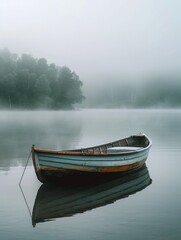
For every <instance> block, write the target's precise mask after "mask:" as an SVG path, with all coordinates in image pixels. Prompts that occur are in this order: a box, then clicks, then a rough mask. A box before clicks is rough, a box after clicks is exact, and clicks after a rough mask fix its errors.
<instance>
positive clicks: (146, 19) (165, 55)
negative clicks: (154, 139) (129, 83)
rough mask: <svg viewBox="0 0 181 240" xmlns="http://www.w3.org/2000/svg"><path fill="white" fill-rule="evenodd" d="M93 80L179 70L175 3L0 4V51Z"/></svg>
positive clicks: (62, 0)
mask: <svg viewBox="0 0 181 240" xmlns="http://www.w3.org/2000/svg"><path fill="white" fill-rule="evenodd" d="M5 47H6V48H8V49H9V50H10V51H11V52H13V53H18V54H22V53H29V54H31V55H32V56H34V57H37V58H40V57H44V58H46V59H47V60H48V62H49V63H50V62H54V63H55V64H56V65H60V66H62V65H67V66H68V67H69V68H70V69H71V70H72V71H75V72H76V73H77V74H78V75H79V76H80V79H81V80H82V81H86V79H89V76H92V75H97V76H99V75H118V76H119V75H122V74H124V75H125V74H128V75H130V74H131V75H135V76H136V75H139V74H144V73H148V72H152V73H154V72H167V71H171V72H176V71H180V69H181V1H180V0H0V48H1V49H2V48H5Z"/></svg>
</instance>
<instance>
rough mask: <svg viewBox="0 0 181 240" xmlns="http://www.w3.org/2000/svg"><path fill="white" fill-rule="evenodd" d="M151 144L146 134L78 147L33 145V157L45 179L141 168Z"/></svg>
mask: <svg viewBox="0 0 181 240" xmlns="http://www.w3.org/2000/svg"><path fill="white" fill-rule="evenodd" d="M150 147H151V140H150V139H149V138H148V137H147V136H146V135H145V134H138V135H133V136H130V137H127V138H124V139H121V140H118V141H114V142H110V143H107V144H103V145H99V146H95V147H89V148H82V149H76V150H62V151H57V150H44V149H38V148H37V147H35V146H34V145H33V146H32V160H33V165H34V168H35V172H36V175H37V178H38V179H39V180H40V181H41V182H45V181H46V180H48V179H51V177H52V176H59V177H61V176H62V175H64V174H76V173H86V174H87V173H113V172H114V173H115V172H125V171H126V172H127V171H130V170H133V169H136V168H140V167H141V166H143V164H144V163H145V161H146V159H147V157H148V153H149V149H150Z"/></svg>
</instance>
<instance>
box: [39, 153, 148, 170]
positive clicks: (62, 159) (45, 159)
mask: <svg viewBox="0 0 181 240" xmlns="http://www.w3.org/2000/svg"><path fill="white" fill-rule="evenodd" d="M147 156H148V150H146V151H142V152H138V153H134V154H129V155H124V156H104V157H102V156H101V157H97V156H73V155H58V154H42V153H36V159H37V165H40V166H49V167H60V168H64V167H67V166H70V168H71V166H88V167H89V166H90V167H104V166H106V167H108V166H124V165H128V164H133V163H136V162H139V161H142V160H144V159H146V158H147Z"/></svg>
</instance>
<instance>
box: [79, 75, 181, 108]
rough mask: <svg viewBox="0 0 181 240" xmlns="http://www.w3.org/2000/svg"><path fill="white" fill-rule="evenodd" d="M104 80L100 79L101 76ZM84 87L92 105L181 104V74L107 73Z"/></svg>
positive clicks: (117, 106)
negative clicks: (139, 75)
mask: <svg viewBox="0 0 181 240" xmlns="http://www.w3.org/2000/svg"><path fill="white" fill-rule="evenodd" d="M99 80H100V79H99ZM96 86H97V87H96V88H95V83H94V82H90V83H89V86H85V87H84V94H85V96H86V100H85V101H84V103H83V104H82V105H83V106H84V107H87V108H89V107H91V108H181V75H180V74H179V73H177V74H171V73H170V74H166V73H159V74H149V75H145V76H143V79H137V80H135V79H129V78H125V77H122V78H121V77H115V78H114V77H113V76H111V77H107V78H106V79H105V81H103V80H101V84H100V83H99V84H98V83H97V84H96Z"/></svg>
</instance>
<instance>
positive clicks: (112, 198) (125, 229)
mask: <svg viewBox="0 0 181 240" xmlns="http://www.w3.org/2000/svg"><path fill="white" fill-rule="evenodd" d="M139 132H144V133H146V134H147V135H148V136H149V137H150V138H151V139H152V141H153V146H152V148H151V151H150V155H149V158H148V160H147V163H146V167H147V169H146V170H144V173H143V174H142V175H141V176H143V179H142V180H141V178H140V173H138V174H136V175H134V176H131V178H130V177H128V178H120V179H119V178H118V179H114V180H110V181H107V182H105V183H102V184H99V185H98V186H97V185H96V184H95V181H96V179H93V180H92V181H93V182H94V184H93V185H91V186H84V187H80V188H79V187H67V188H66V187H60V188H58V189H56V188H55V189H54V188H53V187H52V188H51V187H49V188H48V187H47V188H46V187H45V186H44V185H42V184H41V183H40V182H39V181H38V180H37V178H36V176H35V174H34V169H33V166H32V163H31V159H30V161H29V162H28V167H27V169H26V171H25V175H24V177H23V180H22V182H21V189H20V187H19V181H20V178H21V176H22V173H23V169H24V166H25V165H26V162H27V159H28V156H29V154H30V150H31V146H32V144H35V145H37V146H39V147H42V148H53V149H68V148H79V147H86V146H91V145H97V144H101V143H104V142H109V141H113V140H116V139H119V138H122V137H126V136H129V135H132V134H136V133H139ZM0 139H1V140H0V189H1V196H0V239H2V240H11V239H12V240H15V239H18V240H21V239H22V240H26V239H34V240H36V239H37V240H41V239H42V240H46V239H54V240H56V239H62V240H81V239H86V240H89V239H90V240H94V239H95V240H98V239H100V240H102V239H104V240H109V239H112V240H120V239H124V240H125V239H126V240H127V239H129V240H131V239H134V240H135V239H138V240H141V239H144V240H145V239H147V240H149V239H150V240H154V239H159V240H161V239H163V240H167V239H168V240H180V239H181V173H180V172H181V110H79V111H12V112H8V111H1V112H0ZM145 171H146V172H145ZM144 178H145V180H144ZM139 181H140V183H138V182H139ZM41 185H42V186H41ZM126 196H127V197H126ZM25 200H26V201H25ZM42 200H43V201H42ZM53 201H55V204H54V203H53ZM52 204H53V205H52ZM44 207H45V208H44ZM28 208H29V209H28ZM41 208H43V209H44V210H42V209H41ZM33 209H34V213H33ZM32 213H33V215H34V216H36V219H39V221H40V222H39V223H38V221H37V222H36V223H35V222H34V220H35V219H32V218H33V216H32ZM45 219H49V220H52V221H45V222H43V220H45ZM32 221H33V224H34V226H33V224H32Z"/></svg>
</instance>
